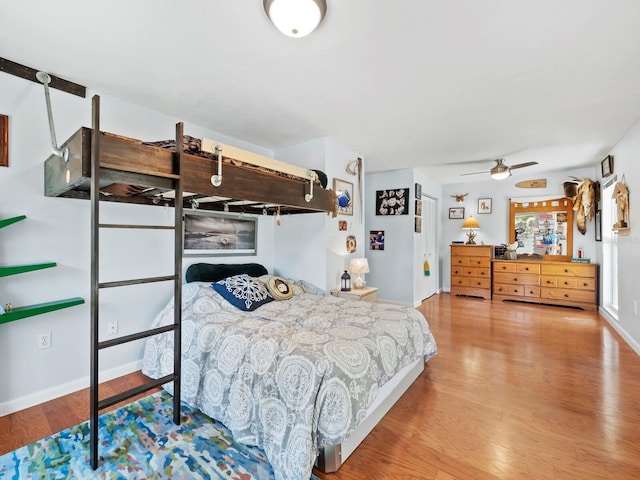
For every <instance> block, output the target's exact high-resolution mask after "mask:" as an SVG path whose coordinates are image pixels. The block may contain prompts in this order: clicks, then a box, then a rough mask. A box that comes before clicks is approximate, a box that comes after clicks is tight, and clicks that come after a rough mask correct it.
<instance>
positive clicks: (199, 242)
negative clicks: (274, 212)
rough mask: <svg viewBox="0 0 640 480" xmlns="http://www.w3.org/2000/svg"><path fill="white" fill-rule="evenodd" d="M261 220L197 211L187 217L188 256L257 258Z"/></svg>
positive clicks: (185, 232) (185, 220)
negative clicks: (254, 256) (259, 221)
mask: <svg viewBox="0 0 640 480" xmlns="http://www.w3.org/2000/svg"><path fill="white" fill-rule="evenodd" d="M257 244H258V219H257V218H255V217H244V218H239V217H238V216H231V215H224V214H221V213H217V212H205V211H202V210H194V211H190V212H188V213H185V215H184V254H185V255H189V256H193V255H224V256H231V255H255V254H256V252H257Z"/></svg>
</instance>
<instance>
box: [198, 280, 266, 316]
mask: <svg viewBox="0 0 640 480" xmlns="http://www.w3.org/2000/svg"><path fill="white" fill-rule="evenodd" d="M211 287H213V289H214V290H215V291H216V292H218V293H219V294H220V295H221V296H222V297H224V299H225V300H227V301H228V302H229V303H231V304H232V305H235V306H236V307H238V308H239V309H240V310H244V311H253V310H255V309H256V308H258V307H259V306H261V305H264V304H265V303H269V302H271V301H273V297H271V295H269V292H268V291H267V289H266V288H265V286H264V284H263V283H262V282H260V281H258V280H256V279H254V278H251V277H250V276H249V275H246V274H242V275H235V276H233V277H227V278H225V279H224V280H220V281H219V282H215V283H212V284H211Z"/></svg>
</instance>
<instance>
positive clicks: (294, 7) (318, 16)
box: [263, 0, 327, 38]
mask: <svg viewBox="0 0 640 480" xmlns="http://www.w3.org/2000/svg"><path fill="white" fill-rule="evenodd" d="M263 5H264V11H265V12H266V14H267V17H269V20H271V22H272V23H273V24H274V25H275V26H276V28H277V29H278V30H280V31H281V32H282V33H284V34H285V35H288V36H289V37H294V38H300V37H304V36H306V35H309V34H310V33H311V32H313V31H314V30H315V29H316V27H317V26H318V25H320V22H321V21H322V19H323V18H324V16H325V14H326V13H327V2H326V0H264V1H263Z"/></svg>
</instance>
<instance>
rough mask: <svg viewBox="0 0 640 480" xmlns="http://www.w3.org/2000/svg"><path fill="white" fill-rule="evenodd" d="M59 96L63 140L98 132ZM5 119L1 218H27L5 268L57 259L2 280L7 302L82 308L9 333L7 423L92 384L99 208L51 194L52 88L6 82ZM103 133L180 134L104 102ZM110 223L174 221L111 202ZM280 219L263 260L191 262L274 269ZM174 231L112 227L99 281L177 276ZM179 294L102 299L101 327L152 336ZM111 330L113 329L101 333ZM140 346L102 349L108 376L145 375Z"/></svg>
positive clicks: (104, 212) (4, 337) (16, 230)
mask: <svg viewBox="0 0 640 480" xmlns="http://www.w3.org/2000/svg"><path fill="white" fill-rule="evenodd" d="M91 95H93V93H89V95H88V97H87V98H86V99H82V98H79V97H76V96H72V95H69V94H66V93H63V92H59V91H57V90H51V100H52V105H53V114H54V119H55V122H56V133H57V136H58V143H60V144H61V143H63V141H65V140H66V139H67V138H68V137H69V136H71V135H72V134H73V133H74V132H75V131H76V130H77V129H78V128H79V127H81V126H90V118H91V99H90V96H91ZM0 111H1V112H2V113H3V114H6V115H9V132H10V133H9V157H10V166H9V168H0V218H2V219H5V218H10V217H14V216H18V215H22V214H24V215H26V216H27V219H26V220H24V221H22V222H19V223H16V224H13V225H11V226H9V227H6V228H3V229H2V230H0V262H1V263H2V264H4V265H13V264H28V263H38V262H43V261H53V262H57V263H58V266H57V268H54V269H47V270H41V271H37V272H30V273H26V274H21V275H15V276H11V277H4V278H0V303H2V304H3V305H4V304H6V303H11V304H12V305H13V306H14V307H18V306H23V305H31V304H35V303H42V302H48V301H53V300H59V299H64V298H70V297H82V298H84V299H85V301H86V303H85V304H84V305H80V306H76V307H72V308H69V309H65V310H60V311H56V312H52V313H47V314H45V315H40V316H35V317H30V318H26V319H22V320H18V321H15V322H11V323H8V324H3V325H0V365H2V366H3V368H2V369H0V415H3V414H6V413H8V412H9V411H14V410H17V409H20V408H25V407H26V406H29V405H32V404H35V403H39V402H41V401H44V400H48V399H50V398H54V397H56V396H59V395H63V394H66V393H68V392H71V391H75V390H78V389H80V388H84V387H86V386H87V385H88V374H89V322H90V313H89V303H88V301H89V298H90V288H91V286H90V265H91V258H90V212H89V206H90V205H89V202H87V201H84V200H73V199H65V198H48V197H45V196H44V195H43V191H44V179H43V178H44V166H43V164H44V160H45V159H46V158H47V157H48V156H49V154H50V139H49V127H48V123H47V114H46V108H45V101H44V93H43V89H42V86H41V85H39V84H36V83H33V82H29V81H26V80H23V79H19V78H17V77H13V76H10V75H7V74H0ZM101 113H102V114H101V127H102V129H103V130H105V131H110V132H113V133H118V134H122V135H125V136H128V137H133V138H139V139H141V140H161V139H171V138H174V137H175V124H176V123H177V122H178V121H179V120H180V119H174V118H171V117H168V116H165V115H162V114H160V113H157V112H153V111H150V110H147V109H143V108H140V107H137V106H135V105H132V104H129V103H126V102H123V101H121V100H118V99H115V98H110V97H107V96H102V97H101ZM185 133H186V134H188V135H192V136H207V137H209V138H215V139H218V140H220V141H223V142H227V143H229V144H233V145H236V146H239V147H241V148H245V149H247V150H251V151H254V152H256V153H259V154H262V155H266V156H272V152H271V151H270V150H267V149H264V148H261V147H258V146H255V145H250V144H248V143H246V142H244V141H241V140H238V139H233V138H229V137H227V136H225V135H221V134H219V133H216V132H211V131H207V130H205V129H203V128H200V127H197V126H194V125H190V124H185ZM101 216H102V218H101V220H102V221H103V222H106V223H110V222H113V223H116V222H118V223H150V224H171V223H172V222H173V211H172V210H171V211H169V210H166V209H164V208H162V207H150V206H133V205H123V204H114V203H109V202H103V203H102V204H101ZM273 230H274V228H273V218H272V217H268V218H267V217H260V219H259V226H258V233H259V238H258V253H257V256H242V257H228V258H224V257H214V258H206V257H204V258H203V257H189V258H185V262H184V263H185V265H184V266H185V268H186V267H187V266H188V265H189V264H191V263H195V262H199V261H213V262H216V263H244V262H259V263H262V264H264V265H265V266H266V267H267V268H268V269H269V270H272V269H273V266H274V248H273V244H274V241H273V235H274V234H273ZM172 235H173V233H163V232H162V231H159V232H158V231H146V232H145V231H142V232H138V231H136V233H135V234H132V233H131V232H127V231H126V230H125V231H116V230H114V231H105V232H104V233H102V234H101V245H102V249H101V252H102V254H101V260H100V261H101V279H100V280H101V281H109V280H123V279H130V278H137V277H138V276H154V275H167V274H171V273H172V271H173V262H172V252H173V236H172ZM171 294H172V288H171V286H170V285H168V284H167V285H164V284H163V285H156V284H153V285H141V286H134V287H128V288H126V289H122V288H119V289H108V290H103V291H102V292H101V300H102V302H101V304H102V308H101V323H102V324H103V325H106V321H107V320H109V319H117V320H118V322H119V334H127V333H133V332H135V331H139V330H144V329H146V328H148V326H149V325H150V323H151V321H152V320H153V317H154V316H155V314H156V313H157V311H158V310H159V309H160V308H161V307H162V306H163V305H164V304H165V303H166V301H167V300H168V299H169V298H170V296H171ZM102 331H103V332H104V327H103V329H102ZM41 332H51V334H52V348H50V349H47V350H37V349H36V339H37V336H38V334H39V333H41ZM141 352H142V342H136V343H135V344H130V345H127V346H121V347H116V348H115V349H111V350H109V351H105V352H103V353H101V365H102V367H103V368H102V370H103V374H104V375H103V377H104V378H109V377H113V376H117V375H121V374H123V373H127V372H128V371H131V370H134V369H136V368H137V367H138V364H139V360H140V358H141Z"/></svg>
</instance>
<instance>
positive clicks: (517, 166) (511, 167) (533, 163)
mask: <svg viewBox="0 0 640 480" xmlns="http://www.w3.org/2000/svg"><path fill="white" fill-rule="evenodd" d="M537 164H538V162H526V163H519V164H517V165H512V166H510V167H509V169H510V170H513V169H514V168H522V167H530V166H532V165H537Z"/></svg>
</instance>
